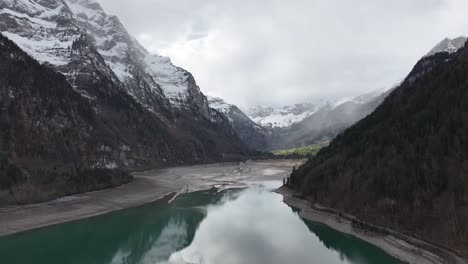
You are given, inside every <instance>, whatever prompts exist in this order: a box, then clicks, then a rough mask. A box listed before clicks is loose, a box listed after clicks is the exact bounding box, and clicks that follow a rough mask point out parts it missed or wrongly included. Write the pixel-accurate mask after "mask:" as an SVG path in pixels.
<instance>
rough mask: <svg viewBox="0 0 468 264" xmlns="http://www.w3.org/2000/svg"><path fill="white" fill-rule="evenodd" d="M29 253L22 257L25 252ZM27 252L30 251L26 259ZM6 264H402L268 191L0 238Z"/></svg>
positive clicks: (196, 199) (212, 194)
mask: <svg viewBox="0 0 468 264" xmlns="http://www.w3.org/2000/svg"><path fill="white" fill-rule="evenodd" d="M21 252H23V254H21ZM24 252H28V254H24ZM0 256H2V263H18V264H21V263H37V261H38V260H40V261H39V262H41V263H50V264H53V263H60V264H64V263H77V264H78V263H83V264H84V263H86V264H90V263H96V264H103V263H106V264H107V263H110V264H124V263H125V264H128V263H131V264H149V263H151V264H156V263H170V264H182V263H193V264H195V263H200V264H201V263H204V264H220V263H223V264H249V263H256V264H262V263H265V264H266V263H268V264H275V263H278V264H284V263H317V264H325V263H329V264H334V263H353V264H354V263H359V264H365V263H378V264H387V263H401V262H399V261H398V260H396V259H394V258H392V257H390V256H388V255H387V254H385V253H384V252H383V251H381V250H379V249H377V248H376V247H374V246H372V245H370V244H367V243H365V242H362V241H360V240H358V239H356V238H354V237H352V236H348V235H345V234H342V233H339V232H336V231H334V230H332V229H330V228H328V227H325V226H322V225H319V224H315V223H309V222H305V221H303V220H302V219H301V218H299V216H298V215H297V213H295V212H293V210H292V209H291V208H290V207H288V206H287V205H285V204H284V203H283V202H282V197H281V196H280V195H278V194H275V193H272V192H270V191H269V190H268V188H263V187H251V188H248V189H245V190H226V191H223V192H217V190H215V189H213V190H210V191H204V192H196V193H190V194H184V195H181V196H179V197H178V198H177V199H175V200H174V202H173V203H171V204H167V202H166V201H160V202H157V203H154V204H150V205H146V206H142V207H138V208H132V209H128V210H124V211H120V212H116V213H113V214H109V215H104V216H100V217H95V218H91V219H87V220H82V221H77V222H72V223H66V224H62V225H58V226H53V227H49V228H45V229H40V230H36V231H31V232H26V233H22V234H18V235H15V236H11V237H7V238H4V239H0Z"/></svg>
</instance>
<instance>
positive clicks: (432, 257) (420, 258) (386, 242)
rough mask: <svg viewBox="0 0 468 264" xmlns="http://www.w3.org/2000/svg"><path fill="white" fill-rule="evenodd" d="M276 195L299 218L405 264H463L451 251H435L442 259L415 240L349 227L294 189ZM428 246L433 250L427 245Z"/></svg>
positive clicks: (350, 223)
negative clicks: (297, 214) (292, 208)
mask: <svg viewBox="0 0 468 264" xmlns="http://www.w3.org/2000/svg"><path fill="white" fill-rule="evenodd" d="M275 192H276V193H279V194H281V195H283V201H284V203H286V204H287V205H289V206H291V207H294V208H297V209H299V210H300V212H299V216H300V217H302V218H304V219H306V220H309V221H313V222H318V223H321V224H324V225H326V226H329V227H331V228H333V229H335V230H337V231H340V232H342V233H346V234H350V235H353V236H355V237H357V238H359V239H361V240H364V241H366V242H368V243H371V244H373V245H375V246H377V247H379V248H380V249H382V250H384V251H385V252H386V253H387V254H389V255H391V256H393V257H395V258H397V259H400V260H402V261H404V262H407V263H411V264H412V263H414V264H466V263H467V262H466V260H463V259H462V258H460V257H459V256H457V255H455V254H454V253H452V252H449V251H447V250H444V249H442V248H438V249H439V251H440V252H441V253H443V254H444V255H445V256H446V257H444V258H442V257H441V256H439V254H435V253H433V252H431V251H429V250H426V249H425V248H423V247H421V246H419V245H429V244H427V243H426V242H423V241H420V240H417V239H415V238H410V237H407V239H405V240H403V239H401V238H400V237H396V236H393V235H384V234H380V233H376V232H371V231H367V230H364V229H359V228H355V227H353V224H352V222H351V221H350V220H348V219H345V218H342V217H338V216H337V215H336V214H331V213H328V212H325V211H320V210H316V209H314V208H313V206H312V204H311V203H310V202H309V201H307V200H304V199H300V198H296V197H294V190H292V189H290V188H287V187H284V186H283V187H281V188H279V189H277V190H275ZM430 246H431V247H437V246H434V245H430Z"/></svg>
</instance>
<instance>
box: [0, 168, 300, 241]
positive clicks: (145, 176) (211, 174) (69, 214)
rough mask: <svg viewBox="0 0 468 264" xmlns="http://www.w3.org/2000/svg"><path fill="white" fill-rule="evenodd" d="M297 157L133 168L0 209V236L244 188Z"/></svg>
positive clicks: (280, 172)
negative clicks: (116, 180) (108, 185)
mask: <svg viewBox="0 0 468 264" xmlns="http://www.w3.org/2000/svg"><path fill="white" fill-rule="evenodd" d="M295 165H297V161H289V160H271V161H270V160H268V161H248V162H245V163H215V164H207V165H196V166H186V167H174V168H167V169H158V170H153V171H145V172H138V173H133V176H134V178H135V179H134V181H133V182H131V183H129V184H127V185H124V186H120V187H117V188H113V189H107V190H103V191H96V192H90V193H84V194H79V195H74V196H68V197H64V198H60V199H57V200H53V201H50V202H46V203H41V204H33V205H25V206H17V207H5V208H0V236H5V235H10V234H14V233H18V232H22V231H26V230H30V229H35V228H40V227H45V226H50V225H54V224H58V223H63V222H67V221H73V220H77V219H82V218H86V217H91V216H95V215H100V214H105V213H109V212H112V211H116V210H121V209H125V208H129V207H133V206H138V205H142V204H145V203H149V202H152V201H156V200H158V199H161V198H162V197H164V196H167V195H169V194H174V193H176V194H178V193H183V192H189V191H197V190H204V189H210V188H212V187H213V186H215V187H217V188H223V187H229V188H233V187H244V186H246V184H248V183H252V182H256V181H268V180H281V179H282V178H284V177H286V176H287V175H289V173H290V172H291V170H292V167H293V166H295Z"/></svg>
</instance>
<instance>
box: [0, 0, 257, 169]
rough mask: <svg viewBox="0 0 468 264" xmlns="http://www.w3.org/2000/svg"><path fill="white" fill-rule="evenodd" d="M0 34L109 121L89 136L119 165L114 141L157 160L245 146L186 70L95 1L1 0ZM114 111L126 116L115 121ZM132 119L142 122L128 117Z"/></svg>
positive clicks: (214, 154) (214, 155) (216, 154)
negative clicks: (102, 136) (100, 134)
mask: <svg viewBox="0 0 468 264" xmlns="http://www.w3.org/2000/svg"><path fill="white" fill-rule="evenodd" d="M0 32H1V34H2V35H4V36H6V37H7V38H9V39H10V40H12V41H14V42H15V43H16V44H17V45H18V46H19V47H20V48H21V49H22V50H24V51H25V52H27V53H28V54H29V55H30V56H32V57H33V58H34V59H36V60H37V61H39V62H40V63H41V64H42V65H44V66H48V67H51V68H53V69H54V70H55V71H57V72H59V73H61V74H63V75H65V77H66V79H67V81H68V83H69V84H70V85H71V86H72V87H73V88H74V89H75V91H77V92H78V93H79V94H80V95H81V96H82V97H83V98H85V99H86V100H88V101H89V103H90V104H91V105H92V106H93V109H94V111H95V112H96V114H98V115H99V116H100V117H102V119H104V120H105V122H106V125H110V124H111V125H112V126H111V127H110V128H108V129H109V130H112V131H116V132H118V133H117V135H118V136H117V137H116V138H112V139H109V140H108V141H109V142H95V143H96V144H103V146H108V147H110V151H109V153H112V155H109V157H107V158H106V160H107V163H108V164H116V165H115V166H116V167H121V166H126V165H125V164H127V163H126V162H125V161H122V160H121V159H120V154H119V153H120V152H121V151H120V148H121V146H125V149H131V150H130V151H129V152H133V153H135V155H137V154H138V155H137V156H139V158H141V157H144V159H146V160H148V161H149V160H153V161H156V162H158V163H163V162H162V161H163V160H164V162H166V161H167V162H183V161H193V160H215V159H221V158H222V159H224V158H225V157H228V156H229V155H230V154H229V153H237V154H239V153H247V152H246V151H248V148H247V147H246V146H245V145H244V144H243V143H242V141H241V140H240V139H239V138H238V136H237V135H236V133H235V132H234V130H233V129H232V127H231V125H230V123H229V121H228V120H227V119H226V117H225V116H224V115H222V114H221V113H219V112H218V111H216V110H214V109H212V108H210V107H209V104H208V100H207V98H206V97H205V96H204V95H203V93H202V92H201V91H200V88H199V87H198V85H197V84H196V82H195V79H194V77H193V76H192V75H191V74H190V73H189V72H188V71H186V70H184V69H182V68H180V67H177V66H175V65H173V64H172V62H171V61H170V59H169V58H165V57H162V56H159V55H155V54H150V53H149V52H148V51H147V50H146V49H145V48H143V47H142V46H141V45H140V44H139V43H138V42H137V41H136V40H135V39H134V38H133V37H132V36H131V35H130V34H129V33H128V32H127V31H126V29H125V28H124V26H123V25H122V24H121V23H120V21H119V19H118V18H117V17H115V16H109V15H107V14H106V13H105V12H104V10H103V9H102V8H101V6H100V5H99V3H97V2H96V1H95V0H2V1H0ZM118 109H122V110H120V111H123V112H124V113H125V114H126V116H125V115H124V116H123V117H120V119H118V120H117V119H116V117H117V116H120V115H121V114H122V113H120V112H119V113H114V110H116V111H119V110H118ZM147 113H150V114H151V115H153V116H152V117H147ZM138 118H139V119H141V120H140V121H139V122H146V124H143V123H132V122H133V119H138ZM144 118H145V120H143V119H144ZM111 119H112V122H111ZM130 121H132V122H130ZM144 126H146V128H143V127H144ZM148 127H152V128H153V130H151V129H149V128H148ZM156 127H157V128H156ZM152 133H153V134H152ZM155 137H158V139H155ZM111 141H115V142H111ZM164 141H165V142H166V143H163V142H164ZM150 142H151V143H150ZM175 142H178V143H177V144H176V143H175ZM158 144H159V145H158ZM176 145H177V146H176ZM127 146H128V148H127ZM105 149H109V148H107V147H105ZM237 154H236V155H237ZM136 158H137V157H135V159H136ZM99 164H100V163H99Z"/></svg>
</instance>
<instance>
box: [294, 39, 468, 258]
mask: <svg viewBox="0 0 468 264" xmlns="http://www.w3.org/2000/svg"><path fill="white" fill-rule="evenodd" d="M467 69H468V48H467V47H464V48H462V49H460V50H459V51H458V52H453V51H450V52H448V51H445V50H443V52H441V53H435V54H434V55H431V56H426V57H424V58H423V59H421V60H420V61H419V62H418V63H417V64H416V66H415V67H414V69H413V71H412V72H411V73H410V74H409V76H408V77H407V78H406V79H405V80H404V81H403V83H402V84H401V85H400V86H399V87H397V88H396V89H395V90H394V91H392V92H391V94H390V95H389V96H388V97H387V98H386V99H385V100H384V102H383V103H382V104H381V105H380V106H379V107H377V109H376V110H375V111H374V112H373V113H372V114H370V115H368V116H367V117H366V118H364V119H363V120H361V121H359V122H357V123H356V124H355V125H353V126H352V127H350V128H349V129H347V130H346V131H345V132H344V133H342V134H340V135H339V136H338V137H336V138H335V139H334V140H333V141H332V142H331V144H330V145H329V147H326V148H325V149H323V150H322V151H320V152H319V153H318V155H317V156H316V157H314V158H313V159H312V160H310V161H309V162H307V163H306V164H305V165H303V166H301V167H300V168H299V169H298V170H297V171H294V172H293V174H292V175H291V180H290V183H291V185H292V186H293V187H294V188H296V189H297V190H298V191H300V192H301V193H302V194H303V195H304V196H307V197H309V198H310V199H312V200H315V201H317V202H319V203H322V204H325V205H327V206H329V207H334V208H337V209H339V210H342V211H345V212H348V213H351V214H353V215H356V216H358V217H359V218H360V219H361V220H364V221H366V222H369V223H372V224H376V225H379V226H383V227H387V228H390V229H394V230H398V231H401V232H403V233H407V234H410V235H412V236H416V237H418V238H421V239H424V240H429V241H431V242H433V243H435V244H439V245H442V246H445V247H448V248H451V249H453V250H456V251H457V252H459V253H460V254H463V255H464V256H467V255H468V195H467V194H468V187H467V186H468V177H467V175H468V171H467V168H468V165H467V162H466V161H467V160H468V138H467V135H468V121H467V120H468V115H467V113H468V109H467V103H466V102H467V100H468V88H467V87H468V75H467V74H466V70H467Z"/></svg>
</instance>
